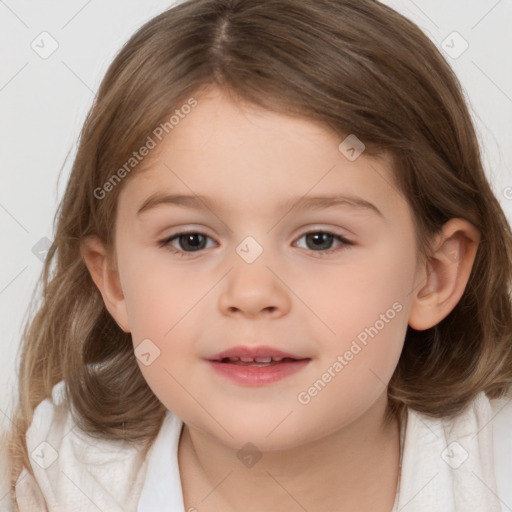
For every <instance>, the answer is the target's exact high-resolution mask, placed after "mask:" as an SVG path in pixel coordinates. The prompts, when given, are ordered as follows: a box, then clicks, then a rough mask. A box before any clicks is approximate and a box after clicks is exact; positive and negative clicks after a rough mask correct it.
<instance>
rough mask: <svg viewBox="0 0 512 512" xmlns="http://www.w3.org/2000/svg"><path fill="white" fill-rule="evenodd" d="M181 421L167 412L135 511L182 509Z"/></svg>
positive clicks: (153, 449) (155, 442) (176, 511)
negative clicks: (180, 467)
mask: <svg viewBox="0 0 512 512" xmlns="http://www.w3.org/2000/svg"><path fill="white" fill-rule="evenodd" d="M182 427H183V422H182V421H181V420H180V419H179V418H178V417H177V416H175V415H174V414H172V413H171V412H169V411H167V413H166V415H165V418H164V421H163V423H162V427H161V428H160V432H159V433H158V436H157V437H156V439H155V441H154V443H153V447H152V449H151V454H150V458H149V462H148V468H147V472H146V479H145V481H144V487H143V488H142V492H141V495H140V499H139V505H138V507H137V512H155V510H162V511H163V510H172V511H173V512H182V511H183V510H184V509H185V506H184V504H183V491H182V488H181V480H180V471H179V466H178V443H179V440H180V435H181V430H182Z"/></svg>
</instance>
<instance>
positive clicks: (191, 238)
mask: <svg viewBox="0 0 512 512" xmlns="http://www.w3.org/2000/svg"><path fill="white" fill-rule="evenodd" d="M205 241H206V238H205V237H204V236H203V235H201V234H199V233H188V234H185V235H180V245H181V246H182V247H183V249H185V250H187V249H188V250H191V251H197V250H200V249H204V246H205Z"/></svg>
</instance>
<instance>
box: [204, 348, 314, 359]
mask: <svg viewBox="0 0 512 512" xmlns="http://www.w3.org/2000/svg"><path fill="white" fill-rule="evenodd" d="M226 357H252V358H253V359H254V358H256V357H282V358H285V357H288V358H290V359H309V358H307V357H301V356H298V355H295V354H290V353H289V352H283V351H282V350H278V349H277V348H273V347H269V346H267V345H259V346H256V347H249V346H242V345H239V346H236V347H233V348H230V349H228V350H224V351H223V352H219V353H218V354H215V355H213V356H211V357H209V358H208V360H209V361H221V360H222V359H224V358H226Z"/></svg>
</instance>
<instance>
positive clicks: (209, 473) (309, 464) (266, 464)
mask: <svg viewBox="0 0 512 512" xmlns="http://www.w3.org/2000/svg"><path fill="white" fill-rule="evenodd" d="M386 405H387V397H386V394H385V393H384V394H383V395H382V396H381V397H380V398H379V399H378V400H377V401H376V402H375V403H374V404H373V405H372V407H371V408H370V409H368V410H367V411H366V412H365V413H364V414H363V415H362V416H360V417H359V418H358V419H357V420H356V421H354V422H353V423H351V424H350V425H347V426H344V427H343V428H341V429H339V430H337V431H335V432H332V433H331V434H329V435H328V436H325V437H322V438H320V439H317V440H314V441H311V442H309V443H307V444H302V445H300V446H297V447H294V448H293V449H287V450H275V451H266V452H264V453H262V457H261V459H260V460H259V461H258V462H257V463H255V464H254V465H253V466H252V467H245V466H244V465H243V464H242V463H241V462H240V460H239V459H238V457H237V452H238V450H234V449H232V448H231V447H227V446H225V445H224V444H222V443H220V442H218V441H216V440H215V439H214V438H212V437H210V436H208V435H205V434H204V432H201V431H199V430H197V429H194V428H190V427H189V426H188V425H185V426H184V428H183V432H182V436H181V439H180V443H179V450H178V461H179V467H180V475H181V479H182V488H183V495H184V501H185V510H189V509H190V510H194V509H197V510H198V511H201V512H208V511H210V510H211V511H213V510H223V511H225V512H228V511H240V510H244V511H245V512H256V511H258V512H259V511H261V510H269V511H271V510H297V511H300V510H307V511H308V512H315V511H317V510H318V511H320V510H322V511H324V510H336V511H337V512H345V511H349V510H350V511H353V510H358V511H359V512H365V511H367V510H368V511H371V512H381V511H382V512H389V511H390V510H391V509H392V507H393V503H394V500H395V491H396V486H397V481H398V465H399V450H400V439H399V423H398V419H397V418H394V419H393V420H392V421H391V422H388V423H386V421H385V414H386ZM248 497H250V500H249V501H248Z"/></svg>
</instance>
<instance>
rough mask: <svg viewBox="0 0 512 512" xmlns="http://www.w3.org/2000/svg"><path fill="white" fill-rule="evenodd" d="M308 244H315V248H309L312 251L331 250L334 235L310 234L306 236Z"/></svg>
mask: <svg viewBox="0 0 512 512" xmlns="http://www.w3.org/2000/svg"><path fill="white" fill-rule="evenodd" d="M306 241H307V242H313V247H310V246H309V243H308V244H307V245H308V247H309V248H310V249H311V248H312V249H329V248H330V246H331V243H332V235H330V234H329V233H309V234H307V235H306Z"/></svg>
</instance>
